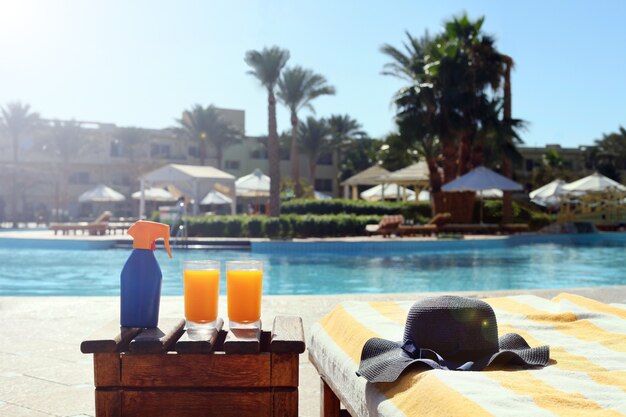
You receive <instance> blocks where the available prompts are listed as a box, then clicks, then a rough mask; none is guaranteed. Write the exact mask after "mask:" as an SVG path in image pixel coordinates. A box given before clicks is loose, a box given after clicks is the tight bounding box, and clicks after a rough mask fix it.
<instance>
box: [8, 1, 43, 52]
mask: <svg viewBox="0 0 626 417" xmlns="http://www.w3.org/2000/svg"><path fill="white" fill-rule="evenodd" d="M40 16H41V10H40V9H39V8H38V6H37V4H36V3H34V2H32V1H23V0H19V1H16V0H13V1H9V0H2V1H0V34H1V35H2V38H4V39H5V40H9V41H10V42H17V41H18V40H19V42H23V41H24V40H25V38H26V39H31V38H33V37H34V36H36V35H37V33H38V32H39V31H38V28H39V25H40V23H41V21H40Z"/></svg>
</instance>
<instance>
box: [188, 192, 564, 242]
mask: <svg viewBox="0 0 626 417" xmlns="http://www.w3.org/2000/svg"><path fill="white" fill-rule="evenodd" d="M480 204H481V202H480V200H477V201H476V202H475V205H474V219H475V220H476V221H478V219H479V213H480ZM282 208H283V212H284V213H285V214H282V215H281V216H280V217H266V216H261V215H259V216H189V217H187V220H188V232H189V236H202V237H251V238H255V237H257V238H258V237H269V238H272V239H291V238H294V237H302V238H304V237H338V236H361V235H365V225H366V224H375V223H378V222H379V221H380V219H381V217H382V216H383V215H384V214H402V215H403V216H404V217H405V219H412V220H413V221H414V222H416V223H425V222H427V221H428V220H429V219H430V218H431V214H430V205H429V204H427V203H420V204H415V203H414V202H413V203H410V202H406V203H372V202H367V201H353V200H322V201H319V200H292V201H290V202H288V203H285V204H283V207H282ZM300 213H302V214H300ZM348 213H349V214H348ZM555 221H556V217H555V216H554V215H549V214H545V213H541V212H537V211H535V210H534V209H533V208H532V207H531V206H529V205H528V204H524V203H519V202H516V201H514V202H513V222H514V223H528V225H529V226H530V230H539V229H541V228H542V227H544V226H547V225H549V224H552V223H554V222H555ZM483 222H485V223H496V224H497V223H501V222H502V200H486V201H484V203H483Z"/></svg>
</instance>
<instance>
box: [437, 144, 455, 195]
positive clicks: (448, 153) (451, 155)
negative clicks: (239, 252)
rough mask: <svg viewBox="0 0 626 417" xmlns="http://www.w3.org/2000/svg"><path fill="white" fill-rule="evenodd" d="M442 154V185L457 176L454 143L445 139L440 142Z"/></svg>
mask: <svg viewBox="0 0 626 417" xmlns="http://www.w3.org/2000/svg"><path fill="white" fill-rule="evenodd" d="M442 142H443V146H442V152H441V153H442V154H443V183H444V184H447V183H449V182H450V181H452V180H453V179H455V178H456V176H457V161H456V157H457V152H456V146H455V145H454V141H453V140H451V139H450V138H446V139H445V140H443V141H442Z"/></svg>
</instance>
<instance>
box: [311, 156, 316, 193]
mask: <svg viewBox="0 0 626 417" xmlns="http://www.w3.org/2000/svg"><path fill="white" fill-rule="evenodd" d="M316 171H317V158H315V159H314V158H311V159H309V176H310V181H311V187H313V191H315V173H316Z"/></svg>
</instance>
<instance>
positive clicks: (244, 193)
mask: <svg viewBox="0 0 626 417" xmlns="http://www.w3.org/2000/svg"><path fill="white" fill-rule="evenodd" d="M235 190H236V194H237V196H238V197H269V195H270V177H268V176H267V175H265V174H263V171H261V170H260V169H255V170H254V172H253V173H251V174H248V175H245V176H243V177H241V178H238V179H237V181H235Z"/></svg>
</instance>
